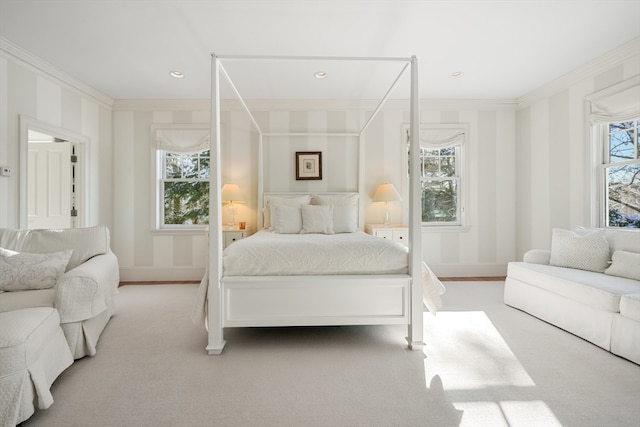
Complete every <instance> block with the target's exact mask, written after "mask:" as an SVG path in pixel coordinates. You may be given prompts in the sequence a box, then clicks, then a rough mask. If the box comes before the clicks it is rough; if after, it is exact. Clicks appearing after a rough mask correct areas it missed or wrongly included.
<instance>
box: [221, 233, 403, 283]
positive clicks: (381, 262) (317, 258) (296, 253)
mask: <svg viewBox="0 0 640 427" xmlns="http://www.w3.org/2000/svg"><path fill="white" fill-rule="evenodd" d="M407 265H408V250H407V248H406V246H404V245H402V244H400V243H397V242H393V241H390V240H386V239H381V238H380V237H376V236H372V235H369V234H365V233H364V232H362V231H358V232H355V233H340V234H333V235H326V234H277V233H273V232H270V231H266V230H262V231H259V232H257V233H256V234H254V235H252V236H250V237H248V238H245V239H242V240H238V241H237V242H234V243H233V244H232V245H230V246H228V247H227V248H226V249H225V250H224V254H223V268H224V269H223V274H224V275H225V276H293V275H320V274H406V273H407V271H408V269H407Z"/></svg>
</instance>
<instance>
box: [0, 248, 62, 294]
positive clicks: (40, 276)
mask: <svg viewBox="0 0 640 427" xmlns="http://www.w3.org/2000/svg"><path fill="white" fill-rule="evenodd" d="M72 252H73V251H72V250H71V249H67V250H64V251H60V252H50V253H43V254H34V253H29V252H16V251H11V250H9V249H4V248H0V291H27V290H34V289H48V288H53V287H54V286H55V285H56V283H57V282H58V279H59V278H60V276H62V275H63V274H64V271H65V269H66V267H67V264H68V263H69V259H71V254H72Z"/></svg>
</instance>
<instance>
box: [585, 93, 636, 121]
mask: <svg viewBox="0 0 640 427" xmlns="http://www.w3.org/2000/svg"><path fill="white" fill-rule="evenodd" d="M589 104H590V109H591V111H590V112H589V119H590V121H591V123H611V122H624V121H627V120H632V119H636V118H638V117H640V85H639V84H635V85H633V86H630V87H627V88H624V89H620V90H617V91H613V92H610V93H608V94H606V95H604V94H603V95H602V96H600V97H594V98H592V99H590V103H589Z"/></svg>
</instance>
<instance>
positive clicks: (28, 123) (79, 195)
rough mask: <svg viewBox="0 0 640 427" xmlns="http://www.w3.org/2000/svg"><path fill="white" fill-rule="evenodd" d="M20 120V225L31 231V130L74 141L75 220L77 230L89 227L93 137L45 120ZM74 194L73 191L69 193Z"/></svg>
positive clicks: (20, 118)
mask: <svg viewBox="0 0 640 427" xmlns="http://www.w3.org/2000/svg"><path fill="white" fill-rule="evenodd" d="M19 120H20V153H19V164H20V174H19V191H20V194H19V206H18V220H19V222H18V224H19V227H20V228H28V213H29V212H28V195H27V192H28V186H27V180H28V176H29V175H28V170H27V168H28V157H29V152H28V149H29V130H33V131H37V132H41V133H45V134H48V135H51V136H53V137H54V138H60V139H64V140H66V141H69V142H71V145H72V146H75V148H76V150H75V151H76V156H78V165H77V166H76V176H75V195H76V203H75V206H76V209H77V210H78V216H77V217H76V220H75V227H83V226H85V224H86V219H87V218H89V197H88V195H87V189H88V188H90V186H89V182H88V179H89V177H88V174H87V173H86V171H87V162H88V160H89V156H88V153H89V143H90V138H89V137H88V136H85V135H82V134H79V133H76V132H73V131H70V130H68V129H63V128H61V127H58V126H55V125H51V124H49V123H45V122H43V121H40V120H37V119H34V118H32V117H28V116H25V115H20V116H19ZM69 191H71V190H69Z"/></svg>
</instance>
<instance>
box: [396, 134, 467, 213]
mask: <svg viewBox="0 0 640 427" xmlns="http://www.w3.org/2000/svg"><path fill="white" fill-rule="evenodd" d="M466 134H467V128H466V126H465V125H464V124H455V125H444V124H441V125H439V124H434V125H421V127H420V159H419V164H420V179H421V182H422V203H421V206H422V225H423V226H444V225H454V226H459V225H462V224H464V219H463V216H464V206H463V200H464V198H463V188H462V186H463V184H462V165H463V162H462V159H463V150H464V140H465V136H466ZM406 135H407V143H408V140H409V133H408V130H407V133H406Z"/></svg>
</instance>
